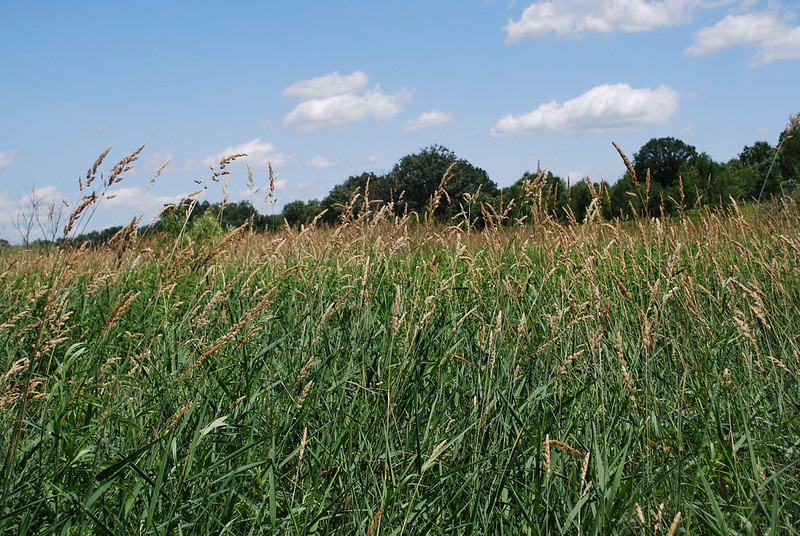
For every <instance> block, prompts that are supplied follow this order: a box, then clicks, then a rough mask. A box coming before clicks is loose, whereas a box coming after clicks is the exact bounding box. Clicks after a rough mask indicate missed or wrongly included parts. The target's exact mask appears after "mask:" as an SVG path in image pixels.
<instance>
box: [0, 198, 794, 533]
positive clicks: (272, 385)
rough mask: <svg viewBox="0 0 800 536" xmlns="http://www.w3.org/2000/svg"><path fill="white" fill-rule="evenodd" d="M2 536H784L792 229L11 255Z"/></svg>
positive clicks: (343, 230) (682, 226)
mask: <svg viewBox="0 0 800 536" xmlns="http://www.w3.org/2000/svg"><path fill="white" fill-rule="evenodd" d="M0 296H2V300H0V344H1V345H2V348H3V349H4V351H3V353H2V355H0V424H1V425H2V428H1V431H0V449H1V450H2V456H3V459H2V461H1V463H2V479H0V486H2V488H1V489H0V533H2V534H114V535H124V534H237V535H238V534H366V535H378V534H384V535H388V534H407V535H415V534H459V535H461V534H475V535H484V534H497V535H500V534H509V535H519V534H558V533H565V534H587V535H588V534H597V535H601V534H643V535H650V534H652V535H662V534H670V535H672V534H759V535H761V534H775V535H777V534H797V533H798V532H799V531H798V529H797V528H796V527H798V526H800V519H798V517H799V516H800V419H799V418H798V416H799V415H800V382H798V379H799V376H798V374H800V343H799V341H798V334H800V217H799V216H798V215H797V210H796V208H794V207H789V208H787V209H784V210H783V211H781V212H777V213H769V212H765V211H760V210H759V211H756V212H754V213H753V214H752V215H750V214H748V216H747V217H746V218H745V217H742V215H741V213H739V212H738V210H736V209H735V210H733V211H732V212H731V213H729V214H713V213H710V212H707V213H703V214H699V215H697V214H695V215H694V216H693V217H692V218H690V217H688V216H686V217H683V218H680V219H676V220H671V221H666V222H662V221H658V220H642V221H640V222H628V223H614V224H607V223H602V222H597V221H595V222H594V223H589V224H586V225H571V226H561V225H558V224H555V223H552V222H547V221H544V222H540V223H538V224H536V225H532V226H526V227H504V228H488V229H484V230H482V231H475V230H465V229H464V227H463V226H462V227H458V226H454V227H444V226H432V225H421V224H417V225H412V224H411V223H409V222H408V221H404V220H401V221H399V222H397V221H387V220H383V221H370V220H368V219H367V218H363V219H361V220H359V221H353V222H350V223H348V224H346V225H344V226H342V227H339V228H336V229H327V228H319V229H317V228H313V227H312V228H310V229H306V230H304V231H302V232H300V231H293V230H286V231H284V232H282V233H279V234H267V235H254V234H251V233H249V231H247V230H246V229H240V230H237V231H235V232H233V233H231V234H230V235H228V236H227V237H225V238H224V239H222V240H220V241H218V242H216V243H203V242H194V243H192V242H191V241H187V240H178V239H175V240H171V241H163V240H162V241H159V240H157V239H155V238H147V239H144V240H142V239H138V238H136V237H135V236H128V237H122V238H121V239H118V240H116V241H115V242H114V243H113V244H111V245H110V246H108V247H105V248H102V249H99V250H87V249H84V250H79V249H77V248H69V247H66V248H63V249H62V250H56V249H52V250H43V251H36V252H26V251H23V250H21V249H14V250H7V251H4V252H1V253H0Z"/></svg>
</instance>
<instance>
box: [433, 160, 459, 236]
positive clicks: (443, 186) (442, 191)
mask: <svg viewBox="0 0 800 536" xmlns="http://www.w3.org/2000/svg"><path fill="white" fill-rule="evenodd" d="M456 164H457V162H453V163H452V164H450V165H449V166H448V168H447V170H446V171H445V172H444V175H442V180H441V181H440V182H439V186H437V187H436V190H435V191H434V192H433V195H432V196H431V198H430V199H429V200H428V208H427V210H426V211H425V220H426V221H427V222H428V223H433V213H434V212H435V211H436V209H437V208H438V207H439V204H440V203H441V200H442V197H446V198H447V202H448V203H449V202H450V196H449V195H448V193H447V185H448V184H450V181H451V180H453V177H454V174H453V168H455V166H456Z"/></svg>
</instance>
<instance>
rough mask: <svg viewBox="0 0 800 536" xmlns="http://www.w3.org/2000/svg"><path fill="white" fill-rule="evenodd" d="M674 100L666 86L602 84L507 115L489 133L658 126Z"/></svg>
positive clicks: (674, 107) (675, 103)
mask: <svg viewBox="0 0 800 536" xmlns="http://www.w3.org/2000/svg"><path fill="white" fill-rule="evenodd" d="M678 100H679V96H678V93H677V92H676V91H675V90H673V89H672V88H671V87H669V86H660V87H658V88H656V89H649V88H643V89H637V88H632V87H631V86H629V85H628V84H603V85H600V86H597V87H594V88H592V89H590V90H589V91H587V92H586V93H584V94H583V95H581V96H579V97H576V98H574V99H571V100H568V101H565V102H563V103H560V102H558V101H552V102H549V103H545V104H541V105H539V107H538V108H536V109H535V110H533V111H532V112H529V113H527V114H523V115H507V116H505V117H503V118H502V119H500V120H499V121H498V122H497V123H495V125H494V127H493V128H492V135H494V136H520V135H530V134H541V133H544V132H566V133H578V132H609V131H618V130H630V129H635V128H641V127H648V126H653V125H661V124H664V123H666V122H667V121H669V119H670V118H671V117H672V116H673V115H674V114H675V112H676V111H677V109H678Z"/></svg>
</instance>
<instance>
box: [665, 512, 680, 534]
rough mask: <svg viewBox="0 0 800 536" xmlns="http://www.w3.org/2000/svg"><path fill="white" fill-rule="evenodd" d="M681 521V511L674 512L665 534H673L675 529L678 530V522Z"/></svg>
mask: <svg viewBox="0 0 800 536" xmlns="http://www.w3.org/2000/svg"><path fill="white" fill-rule="evenodd" d="M680 522H681V513H680V512H678V513H677V514H675V517H674V518H673V519H672V524H671V525H670V526H669V531H668V532H667V536H674V535H675V531H677V530H678V524H679V523H680Z"/></svg>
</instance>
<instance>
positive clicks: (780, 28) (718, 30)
mask: <svg viewBox="0 0 800 536" xmlns="http://www.w3.org/2000/svg"><path fill="white" fill-rule="evenodd" d="M791 21H792V18H791V17H790V16H789V15H784V16H782V15H780V14H779V13H778V12H777V11H774V10H773V11H771V12H762V13H745V14H742V15H728V16H727V17H725V18H724V19H722V20H721V21H719V22H718V23H717V24H715V25H714V26H708V27H706V28H702V29H701V30H699V31H698V32H696V33H695V34H694V43H693V44H692V45H691V46H689V47H688V48H687V49H686V53H687V54H690V55H693V56H702V55H704V54H710V53H712V52H717V51H719V50H724V49H727V48H732V47H736V46H750V47H755V48H757V49H758V52H757V53H756V54H755V55H754V56H753V57H752V58H751V59H750V65H752V66H759V65H765V64H767V63H772V62H773V61H778V60H786V59H800V26H796V25H793V24H792V23H791Z"/></svg>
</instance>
